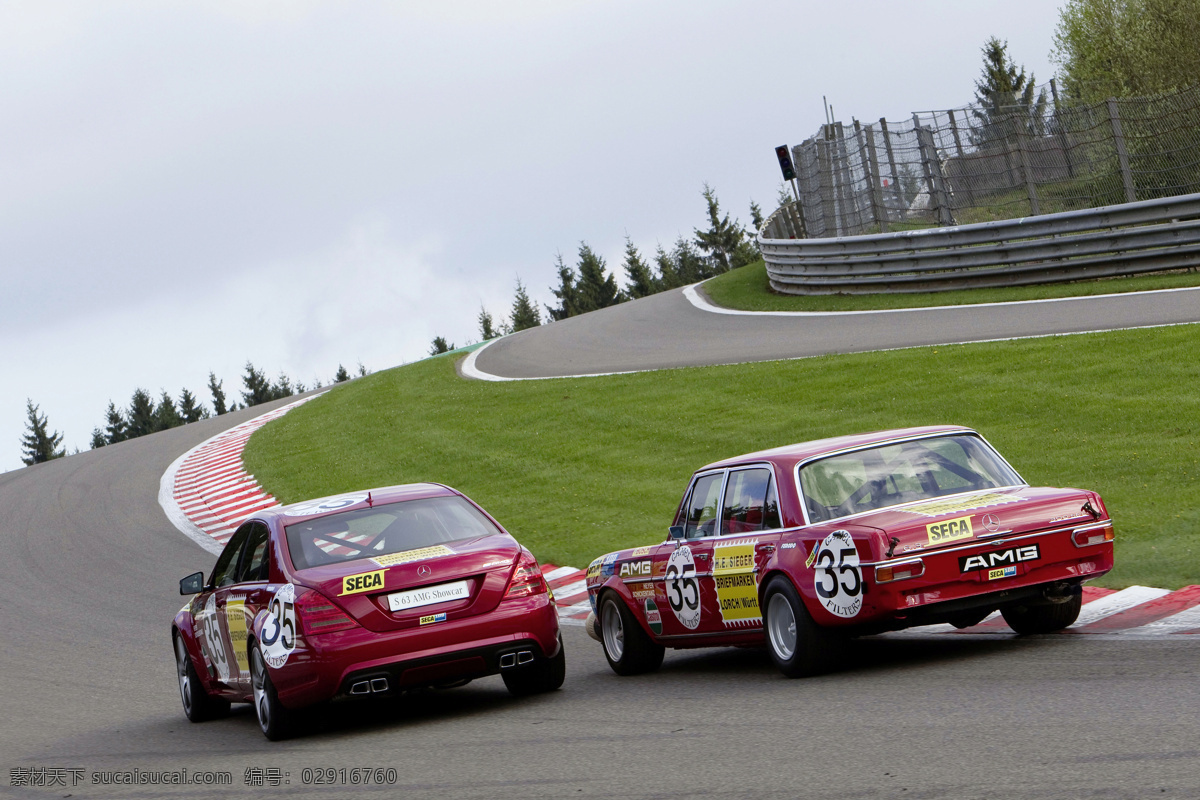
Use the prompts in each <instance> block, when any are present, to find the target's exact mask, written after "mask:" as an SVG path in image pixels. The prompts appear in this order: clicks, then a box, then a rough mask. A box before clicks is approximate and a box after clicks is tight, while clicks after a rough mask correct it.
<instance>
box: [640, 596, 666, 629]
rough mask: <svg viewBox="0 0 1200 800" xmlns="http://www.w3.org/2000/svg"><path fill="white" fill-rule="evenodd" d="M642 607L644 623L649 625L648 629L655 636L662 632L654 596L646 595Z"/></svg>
mask: <svg viewBox="0 0 1200 800" xmlns="http://www.w3.org/2000/svg"><path fill="white" fill-rule="evenodd" d="M642 607H643V608H644V609H645V611H646V624H647V625H649V626H650V631H651V632H652V633H654V635H655V636H657V635H658V634H660V633H662V614H659V613H658V604H657V603H655V602H654V598H653V597H647V598H646V602H645V603H643V604H642Z"/></svg>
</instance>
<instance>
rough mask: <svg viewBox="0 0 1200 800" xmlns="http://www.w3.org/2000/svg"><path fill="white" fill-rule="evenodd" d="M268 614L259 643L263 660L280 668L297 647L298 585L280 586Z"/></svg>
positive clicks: (268, 608) (272, 599)
mask: <svg viewBox="0 0 1200 800" xmlns="http://www.w3.org/2000/svg"><path fill="white" fill-rule="evenodd" d="M266 614H267V618H266V619H265V620H263V625H262V630H261V631H260V632H259V644H260V645H261V647H262V655H263V660H264V661H266V662H267V665H268V666H271V667H274V668H275V669H279V668H280V667H282V666H283V665H284V664H286V663H287V660H288V656H290V655H291V654H292V651H293V650H295V649H296V587H295V586H293V585H292V584H290V583H289V584H287V585H285V586H281V587H279V591H277V592H275V596H274V597H272V598H271V602H270V603H269V604H268V605H267V611H266Z"/></svg>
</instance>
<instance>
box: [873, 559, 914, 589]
mask: <svg viewBox="0 0 1200 800" xmlns="http://www.w3.org/2000/svg"><path fill="white" fill-rule="evenodd" d="M924 574H925V562H924V561H922V560H921V559H919V558H914V559H913V560H912V561H902V562H900V563H899V564H892V565H890V566H887V567H876V568H875V582H876V583H893V582H895V581H904V580H908V579H909V578H919V577H921V576H922V575H924Z"/></svg>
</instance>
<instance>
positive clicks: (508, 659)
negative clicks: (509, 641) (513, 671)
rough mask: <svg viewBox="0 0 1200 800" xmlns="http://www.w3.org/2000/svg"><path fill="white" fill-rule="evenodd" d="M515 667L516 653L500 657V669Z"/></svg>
mask: <svg viewBox="0 0 1200 800" xmlns="http://www.w3.org/2000/svg"><path fill="white" fill-rule="evenodd" d="M516 665H517V654H516V653H505V654H504V655H502V656H500V669H509V668H511V667H515V666H516Z"/></svg>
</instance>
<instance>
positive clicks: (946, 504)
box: [896, 492, 1023, 517]
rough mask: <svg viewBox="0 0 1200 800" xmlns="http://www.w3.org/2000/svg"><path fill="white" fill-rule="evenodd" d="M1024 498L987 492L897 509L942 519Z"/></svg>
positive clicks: (906, 512)
mask: <svg viewBox="0 0 1200 800" xmlns="http://www.w3.org/2000/svg"><path fill="white" fill-rule="evenodd" d="M1022 499H1023V498H1022V497H1020V496H1019V495H1015V494H998V493H996V492H985V493H983V494H973V495H969V496H967V497H950V498H947V499H945V500H929V501H928V502H925V503H917V504H916V505H911V506H905V507H904V508H897V509H896V510H897V511H903V512H904V513H905V514H920V515H921V516H923V517H940V516H941V515H942V514H953V513H954V512H955V511H970V510H971V509H974V508H987V507H988V506H998V505H1003V504H1004V503H1019V502H1021V500H1022Z"/></svg>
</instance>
